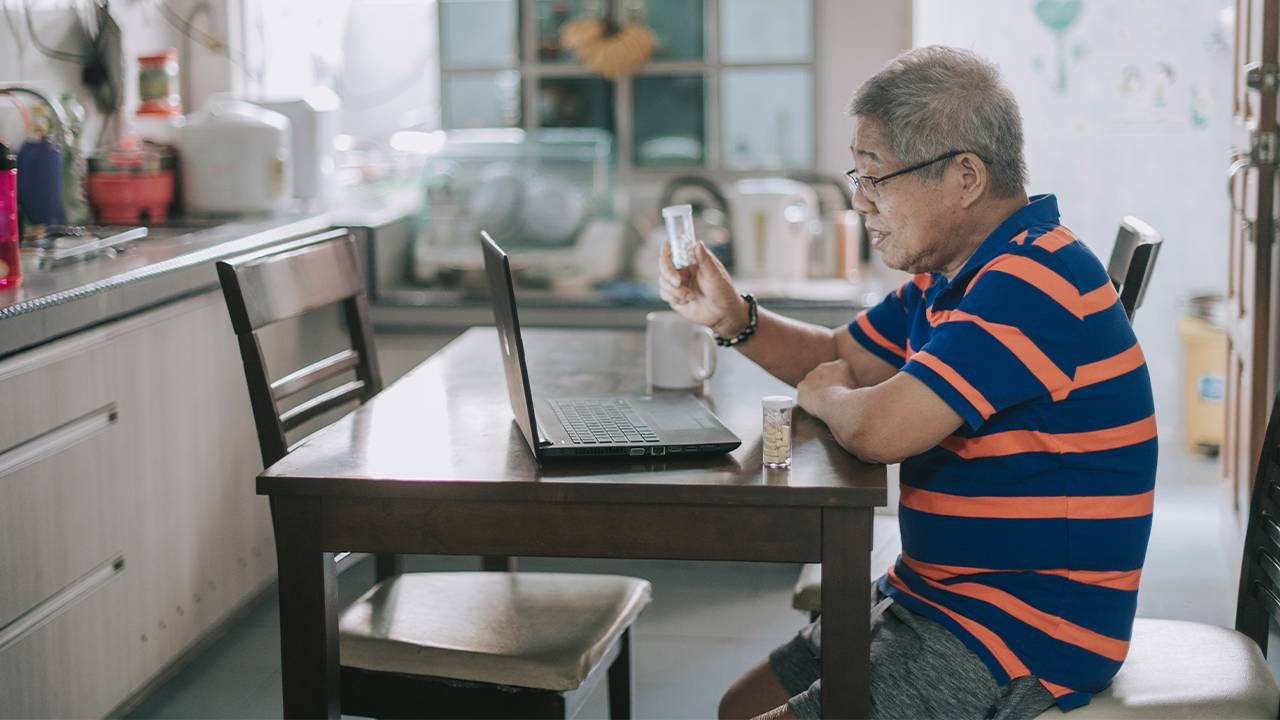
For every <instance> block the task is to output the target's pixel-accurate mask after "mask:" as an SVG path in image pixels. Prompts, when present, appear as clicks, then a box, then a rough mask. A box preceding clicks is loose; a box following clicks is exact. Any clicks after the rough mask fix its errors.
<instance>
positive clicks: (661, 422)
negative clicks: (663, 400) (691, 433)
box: [648, 406, 716, 430]
mask: <svg viewBox="0 0 1280 720" xmlns="http://www.w3.org/2000/svg"><path fill="white" fill-rule="evenodd" d="M648 411H649V417H651V418H653V422H655V423H657V425H658V427H660V428H662V429H663V430H705V429H707V428H714V427H715V426H716V425H715V423H713V422H712V421H711V419H710V418H708V417H707V416H706V414H705V413H696V412H692V411H691V410H690V409H688V408H682V407H671V406H666V407H661V406H659V407H651V408H648Z"/></svg>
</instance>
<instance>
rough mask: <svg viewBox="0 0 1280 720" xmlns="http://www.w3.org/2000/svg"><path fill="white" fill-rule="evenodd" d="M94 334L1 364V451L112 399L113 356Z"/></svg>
mask: <svg viewBox="0 0 1280 720" xmlns="http://www.w3.org/2000/svg"><path fill="white" fill-rule="evenodd" d="M92 335H93V338H85V339H82V338H78V337H73V338H70V339H67V340H62V341H59V342H55V343H51V344H50V345H47V346H45V347H41V348H36V349H35V350H31V351H29V352H26V353H22V354H20V355H16V356H14V357H12V358H9V359H7V360H5V361H3V362H0V408H3V410H4V413H5V417H4V421H3V422H0V453H3V452H5V451H6V450H9V449H11V448H14V447H16V446H18V445H21V444H23V443H25V442H28V441H30V440H32V439H33V438H36V437H38V436H40V435H43V434H45V433H48V432H49V431H51V430H53V429H54V428H57V427H59V426H62V425H64V424H66V423H68V422H70V421H72V420H75V419H76V418H79V417H82V416H84V415H86V414H88V413H90V412H92V411H93V410H95V409H97V408H100V407H102V406H103V405H106V404H108V403H110V402H112V401H114V400H115V399H116V398H115V397H114V395H115V389H114V388H115V383H116V381H115V354H114V353H113V352H111V348H110V345H109V344H108V343H107V342H106V336H105V335H104V334H103V333H94V334H92Z"/></svg>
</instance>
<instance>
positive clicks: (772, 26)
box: [720, 0, 813, 63]
mask: <svg viewBox="0 0 1280 720" xmlns="http://www.w3.org/2000/svg"><path fill="white" fill-rule="evenodd" d="M761 29H767V32H761ZM812 55H813V5H812V4H811V0H786V2H779V1H778V0H721V2H720V58H721V60H722V61H723V62H726V63H755V62H808V61H809V59H810V58H811V56H812Z"/></svg>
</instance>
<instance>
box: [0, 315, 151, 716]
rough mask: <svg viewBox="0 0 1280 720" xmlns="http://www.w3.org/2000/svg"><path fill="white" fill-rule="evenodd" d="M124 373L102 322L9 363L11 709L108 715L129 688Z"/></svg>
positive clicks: (1, 645) (0, 681)
mask: <svg viewBox="0 0 1280 720" xmlns="http://www.w3.org/2000/svg"><path fill="white" fill-rule="evenodd" d="M113 380H114V367H113V357H112V353H111V351H110V347H109V344H108V343H107V340H106V338H105V336H104V335H103V334H101V333H98V334H95V335H94V336H91V337H87V338H76V339H73V340H71V341H64V342H59V343H53V344H51V345H49V346H46V347H45V348H40V349H37V350H34V351H31V352H29V353H24V354H22V355H18V356H15V357H14V358H10V359H9V360H6V361H5V362H3V363H0V408H3V409H4V412H5V414H6V421H5V422H4V423H3V424H0V578H2V579H3V582H0V717H32V716H46V717H47V716H55V717H75V716H87V715H91V716H100V715H103V714H105V713H107V712H109V711H110V710H111V709H112V708H113V707H115V705H116V703H118V702H119V700H120V699H121V698H122V697H123V696H124V694H125V693H126V692H127V691H128V687H127V685H128V681H127V675H128V673H127V670H126V668H127V666H128V664H129V663H128V661H127V658H125V657H122V655H121V653H122V651H123V648H122V647H121V646H122V642H121V641H122V635H121V627H120V625H119V624H118V623H117V622H115V620H114V618H117V617H119V615H120V614H121V613H122V612H123V610H124V606H123V602H122V598H123V596H124V593H123V587H124V585H125V584H126V583H127V582H128V579H129V558H128V556H127V554H126V553H125V552H124V546H125V541H124V532H123V530H124V526H125V518H124V517H123V516H122V515H121V514H120V506H119V496H120V494H121V492H122V488H123V484H122V483H123V482H124V481H123V479H122V478H121V476H120V475H119V474H118V473H117V472H116V470H117V469H118V467H119V459H118V457H119V456H118V445H119V441H120V432H121V428H120V417H121V415H120V412H119V409H118V403H117V400H118V396H117V394H116V387H115V385H114V382H113Z"/></svg>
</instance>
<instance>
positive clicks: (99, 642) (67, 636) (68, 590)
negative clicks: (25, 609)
mask: <svg viewBox="0 0 1280 720" xmlns="http://www.w3.org/2000/svg"><path fill="white" fill-rule="evenodd" d="M127 572H128V568H127V562H126V561H125V559H124V558H123V557H122V556H116V557H113V558H108V559H107V560H106V561H105V562H103V563H102V564H100V565H98V566H97V567H95V568H91V569H90V570H89V572H87V573H85V574H84V575H82V576H81V577H79V578H76V579H75V580H74V581H72V583H70V584H69V585H68V586H66V587H64V588H61V589H60V590H59V591H58V592H57V593H54V594H53V595H52V596H50V597H48V598H46V599H45V601H44V602H42V603H40V604H39V605H37V606H36V607H35V608H33V609H32V611H31V612H29V613H27V614H24V615H23V616H21V617H20V618H18V620H17V621H16V622H11V623H9V624H8V625H7V626H0V718H30V717H63V718H74V717H104V716H105V715H106V714H107V713H109V712H111V709H112V708H114V707H115V706H116V705H117V704H118V703H119V702H120V700H121V699H122V698H123V697H125V696H126V695H127V694H128V692H129V691H130V687H129V679H128V665H129V658H128V657H127V654H128V646H127V644H126V643H125V642H123V640H124V633H125V629H124V627H123V625H122V623H120V622H118V621H117V620H116V618H119V617H120V615H121V613H123V612H124V611H125V610H126V603H127V595H128V594H127V592H126V587H125V582H124V581H125V576H126V575H127Z"/></svg>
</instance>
